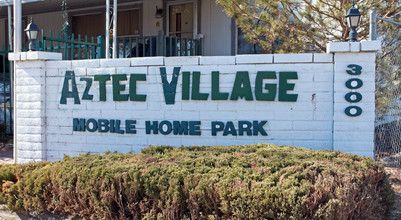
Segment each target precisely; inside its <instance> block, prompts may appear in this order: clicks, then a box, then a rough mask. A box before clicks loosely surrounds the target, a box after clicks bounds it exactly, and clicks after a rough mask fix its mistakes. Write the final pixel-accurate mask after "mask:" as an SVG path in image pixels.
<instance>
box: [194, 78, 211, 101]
mask: <svg viewBox="0 0 401 220" xmlns="http://www.w3.org/2000/svg"><path fill="white" fill-rule="evenodd" d="M200 74H201V73H200V72H193V73H192V96H191V99H192V100H207V98H208V97H209V94H207V93H200V92H199V90H200V88H199V87H200Z"/></svg>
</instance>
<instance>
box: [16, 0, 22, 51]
mask: <svg viewBox="0 0 401 220" xmlns="http://www.w3.org/2000/svg"><path fill="white" fill-rule="evenodd" d="M21 23H22V4H21V0H14V52H21V49H22V46H21V45H22V33H21V32H22V24H21Z"/></svg>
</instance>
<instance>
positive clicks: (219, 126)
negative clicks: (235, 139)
mask: <svg viewBox="0 0 401 220" xmlns="http://www.w3.org/2000/svg"><path fill="white" fill-rule="evenodd" d="M222 130H224V123H223V122H221V121H212V136H216V135H217V132H219V131H222Z"/></svg>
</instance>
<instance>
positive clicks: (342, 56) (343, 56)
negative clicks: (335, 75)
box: [334, 53, 376, 64]
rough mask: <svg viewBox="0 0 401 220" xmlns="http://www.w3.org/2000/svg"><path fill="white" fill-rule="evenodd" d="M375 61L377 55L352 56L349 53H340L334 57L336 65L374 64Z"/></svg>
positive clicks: (358, 54)
mask: <svg viewBox="0 0 401 220" xmlns="http://www.w3.org/2000/svg"><path fill="white" fill-rule="evenodd" d="M375 59H376V54H375V53H353V54H352V55H351V54H349V53H338V54H335V56H334V61H335V62H336V63H340V62H345V63H347V64H356V62H373V61H375ZM350 61H352V62H350ZM358 64H359V63H358Z"/></svg>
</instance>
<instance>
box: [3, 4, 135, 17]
mask: <svg viewBox="0 0 401 220" xmlns="http://www.w3.org/2000/svg"><path fill="white" fill-rule="evenodd" d="M31 1H35V0H22V2H23V3H24V2H31ZM36 1H38V0H36ZM134 1H138V0H134ZM10 2H11V3H12V2H13V0H0V18H7V7H3V6H7V5H9V3H10ZM125 2H133V0H118V3H125ZM60 5H61V1H54V0H39V2H32V3H29V4H24V5H23V7H22V15H29V14H40V13H46V12H53V11H61V6H60ZM67 5H68V10H75V9H81V8H88V7H96V6H99V7H104V8H106V0H84V1H82V0H67Z"/></svg>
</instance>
